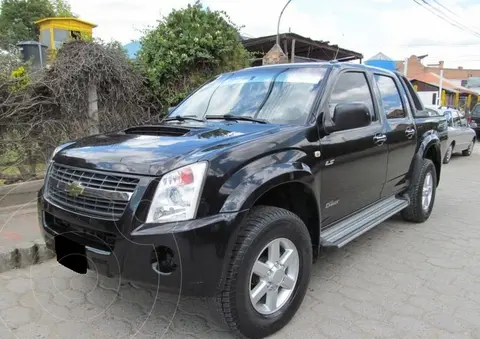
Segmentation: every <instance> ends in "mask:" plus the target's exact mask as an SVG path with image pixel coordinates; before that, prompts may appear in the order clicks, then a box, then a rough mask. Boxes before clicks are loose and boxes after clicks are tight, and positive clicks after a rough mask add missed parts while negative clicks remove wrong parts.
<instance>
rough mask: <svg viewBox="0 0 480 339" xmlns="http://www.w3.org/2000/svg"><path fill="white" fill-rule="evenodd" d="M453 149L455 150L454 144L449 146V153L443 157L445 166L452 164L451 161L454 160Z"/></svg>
mask: <svg viewBox="0 0 480 339" xmlns="http://www.w3.org/2000/svg"><path fill="white" fill-rule="evenodd" d="M453 149H454V145H453V143H451V144H450V145H448V149H447V152H446V153H445V156H444V157H443V163H444V164H448V163H449V162H450V159H452V154H453Z"/></svg>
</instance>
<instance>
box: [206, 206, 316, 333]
mask: <svg viewBox="0 0 480 339" xmlns="http://www.w3.org/2000/svg"><path fill="white" fill-rule="evenodd" d="M311 265H312V243H311V239H310V235H309V232H308V230H307V227H306V226H305V224H304V223H303V222H302V220H301V219H300V218H299V217H298V216H296V215H295V214H293V213H291V212H289V211H287V210H284V209H281V208H277V207H269V206H259V207H256V208H254V209H253V210H252V211H251V213H250V215H249V216H248V217H247V219H246V220H245V222H244V224H243V225H242V230H241V231H240V234H239V235H238V237H237V243H236V245H235V248H234V251H233V255H232V258H231V262H230V266H229V269H228V272H227V276H226V282H225V286H224V289H223V291H221V293H219V294H218V296H217V297H215V298H214V299H212V300H210V306H211V308H212V311H213V312H214V315H215V317H216V318H219V319H220V320H221V322H223V323H224V324H225V325H227V326H228V327H229V328H230V329H231V330H233V331H235V332H237V334H240V335H241V336H244V337H247V338H264V337H266V336H269V335H271V334H273V333H275V332H277V331H278V330H280V329H281V328H282V327H284V326H285V325H286V324H287V323H288V322H289V321H290V320H291V319H292V317H293V316H294V315H295V313H296V311H297V310H298V308H299V306H300V304H301V303H302V301H303V298H304V297H305V293H306V291H307V287H308V283H309V281H310V271H311Z"/></svg>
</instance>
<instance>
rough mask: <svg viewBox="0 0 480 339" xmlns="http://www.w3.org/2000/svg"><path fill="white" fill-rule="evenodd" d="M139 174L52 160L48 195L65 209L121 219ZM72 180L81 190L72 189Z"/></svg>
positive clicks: (103, 217) (47, 189)
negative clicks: (119, 173)
mask: <svg viewBox="0 0 480 339" xmlns="http://www.w3.org/2000/svg"><path fill="white" fill-rule="evenodd" d="M138 181H139V179H138V178H135V177H132V176H122V175H116V174H115V175H113V174H109V173H102V172H97V171H91V170H86V169H82V168H73V167H69V166H64V165H59V164H53V165H52V167H51V169H50V171H49V173H48V178H47V185H46V186H47V187H46V197H47V199H50V200H51V202H53V203H54V204H56V205H58V206H60V207H62V208H63V209H65V210H68V211H71V212H75V213H78V214H83V215H88V216H91V217H96V218H101V219H109V220H118V219H119V218H120V217H121V216H122V214H123V212H124V211H125V208H126V207H127V204H128V202H129V200H130V197H131V195H132V194H133V192H134V191H135V189H136V187H137V185H138ZM71 184H75V185H77V189H80V190H81V191H80V192H76V193H75V192H73V193H75V194H72V192H71V191H69V189H70V187H71Z"/></svg>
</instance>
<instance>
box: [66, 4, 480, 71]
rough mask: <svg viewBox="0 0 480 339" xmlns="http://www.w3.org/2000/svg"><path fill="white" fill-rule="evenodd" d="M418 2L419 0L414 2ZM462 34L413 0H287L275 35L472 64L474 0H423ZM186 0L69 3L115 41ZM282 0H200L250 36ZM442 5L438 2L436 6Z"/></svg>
mask: <svg viewBox="0 0 480 339" xmlns="http://www.w3.org/2000/svg"><path fill="white" fill-rule="evenodd" d="M416 1H418V2H420V3H423V2H422V1H423V0H416ZM425 1H427V2H429V3H432V5H434V6H436V8H439V9H440V10H443V11H444V12H445V13H447V14H448V17H449V18H450V20H455V21H456V22H459V23H461V24H463V25H466V26H469V28H470V30H471V31H473V33H472V32H469V31H466V30H462V29H460V28H458V27H454V26H452V25H451V24H449V23H448V22H447V21H445V20H443V19H441V18H439V17H437V16H435V15H434V14H432V13H431V12H430V11H428V10H427V9H425V8H423V7H421V6H420V5H418V4H417V3H416V2H415V0H337V1H325V0H292V1H291V2H290V4H289V5H288V7H287V8H286V9H285V12H284V14H283V17H282V20H281V24H280V32H288V31H289V30H291V31H292V32H294V33H298V34H300V35H303V36H307V37H310V38H312V39H316V40H324V41H330V43H331V44H338V45H339V46H340V47H342V48H346V49H350V50H354V51H356V52H360V53H362V54H363V55H364V57H365V60H367V59H369V58H370V57H371V56H373V55H375V54H376V53H378V52H382V53H384V54H385V55H387V56H389V57H390V58H392V59H395V60H403V59H405V58H406V57H409V56H410V55H424V54H428V57H427V58H426V59H425V64H436V63H438V61H440V60H443V61H444V62H445V67H458V66H463V67H464V68H480V20H479V18H480V1H479V0H425ZM193 2H194V1H188V0H101V1H99V0H70V3H71V5H72V10H73V12H74V13H76V14H78V15H79V16H80V18H81V19H83V20H86V21H90V22H93V23H95V24H97V25H98V27H97V28H95V29H94V36H95V37H98V38H101V39H103V40H106V41H109V40H112V39H115V40H118V41H120V42H122V43H124V44H125V43H128V42H130V41H132V40H136V39H138V38H140V37H141V36H142V35H143V32H144V31H145V29H149V28H152V27H154V26H155V25H156V24H157V20H159V19H161V18H162V17H163V16H166V15H168V14H169V13H170V12H171V10H172V9H174V8H175V9H179V8H182V7H185V6H186V5H187V4H188V3H193ZM286 2H287V1H286V0H203V1H202V3H203V4H204V5H206V6H209V7H210V8H211V9H213V10H224V11H226V12H227V14H228V15H229V16H230V18H231V19H232V21H233V22H235V23H236V24H237V25H239V26H243V28H242V31H241V32H242V34H246V35H248V36H251V37H258V36H263V35H270V34H275V33H276V29H277V20H278V16H279V14H280V12H281V10H282V8H283V6H284V5H285V3H286ZM441 5H443V6H444V7H441Z"/></svg>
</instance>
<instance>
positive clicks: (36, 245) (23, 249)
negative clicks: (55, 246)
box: [0, 239, 55, 273]
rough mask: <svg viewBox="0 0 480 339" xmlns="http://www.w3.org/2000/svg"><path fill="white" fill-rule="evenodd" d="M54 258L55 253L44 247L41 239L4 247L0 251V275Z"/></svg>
mask: <svg viewBox="0 0 480 339" xmlns="http://www.w3.org/2000/svg"><path fill="white" fill-rule="evenodd" d="M54 257H55V253H53V252H52V251H50V250H49V249H48V248H47V247H46V245H45V241H44V240H43V239H37V240H35V241H29V242H24V243H20V244H18V245H15V247H6V248H3V249H1V250H0V273H3V272H7V271H10V270H13V269H16V268H25V267H29V266H31V265H35V264H40V263H42V262H45V261H47V260H50V259H53V258H54Z"/></svg>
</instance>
